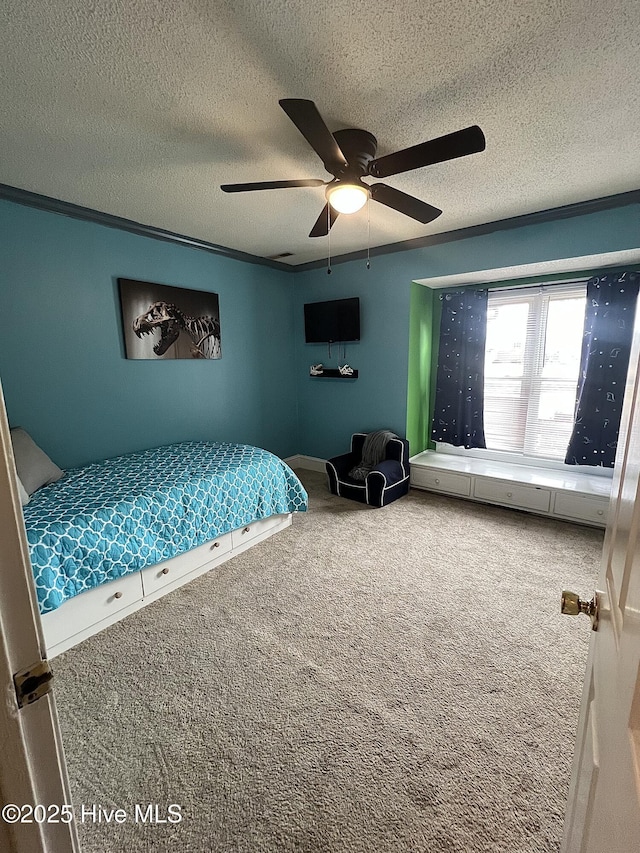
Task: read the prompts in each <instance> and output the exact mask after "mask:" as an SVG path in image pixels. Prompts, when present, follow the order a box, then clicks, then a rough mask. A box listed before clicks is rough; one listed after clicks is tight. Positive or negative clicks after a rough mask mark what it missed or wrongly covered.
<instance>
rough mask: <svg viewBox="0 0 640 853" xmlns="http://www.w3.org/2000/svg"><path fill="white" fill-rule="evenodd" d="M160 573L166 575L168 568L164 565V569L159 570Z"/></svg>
mask: <svg viewBox="0 0 640 853" xmlns="http://www.w3.org/2000/svg"><path fill="white" fill-rule="evenodd" d="M160 574H161V575H168V574H169V569H168V568H167V567H166V566H165V567H164V569H163V570H162V571H161V572H160Z"/></svg>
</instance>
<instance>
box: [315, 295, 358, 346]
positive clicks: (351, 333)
mask: <svg viewBox="0 0 640 853" xmlns="http://www.w3.org/2000/svg"><path fill="white" fill-rule="evenodd" d="M304 339H305V341H306V342H307V343H308V344H324V343H345V342H346V341H359V340H360V299H359V298H358V297H357V296H354V297H353V298H351V299H332V300H331V301H329V302H308V303H307V304H306V305H305V306H304Z"/></svg>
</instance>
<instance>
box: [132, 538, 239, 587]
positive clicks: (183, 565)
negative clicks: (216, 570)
mask: <svg viewBox="0 0 640 853" xmlns="http://www.w3.org/2000/svg"><path fill="white" fill-rule="evenodd" d="M230 550H231V534H230V533H225V534H224V536H219V537H218V538H217V539H214V540H213V541H212V542H205V543H204V545H198V547H197V548H192V549H191V550H190V551H185V552H184V554H179V555H178V556H177V557H173V558H172V559H170V560H165V561H164V562H163V563H156V564H155V565H153V566H148V568H146V569H143V570H142V573H141V574H142V587H143V589H144V594H145V595H151V593H152V592H155V591H156V590H158V589H162V588H163V587H165V586H168V585H169V584H171V583H175V582H176V581H178V580H180V579H181V578H183V577H185V576H186V575H188V574H190V573H191V572H193V571H195V570H196V569H198V568H200V566H204V565H206V564H213V563H214V561H215V560H218V559H219V558H220V557H222V556H223V555H224V554H228V553H229V551H230Z"/></svg>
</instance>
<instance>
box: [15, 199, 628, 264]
mask: <svg viewBox="0 0 640 853" xmlns="http://www.w3.org/2000/svg"><path fill="white" fill-rule="evenodd" d="M0 199H5V200H7V201H13V202H15V203H16V204H22V205H26V206H27V207H35V208H37V209H39V210H46V211H49V212H50V213H59V214H61V215H62V216H70V217H71V218H73V219H81V220H83V221H85V222H95V223H97V224H98V225H106V226H107V227H108V228H117V229H120V230H121V231H128V232H129V233H131V234H138V235H139V236H142V237H152V238H153V239H155V240H164V241H165V242H169V243H175V244H177V245H180V246H189V247H190V248H192V249H202V250H203V251H205V252H211V253H212V254H215V255H219V256H221V257H225V258H231V259H233V260H236V261H243V262H244V263H248V264H258V265H259V266H264V267H269V268H270V269H275V270H280V271H281V272H288V273H296V272H304V271H306V270H312V269H323V268H325V267H326V265H327V261H326V259H322V260H318V261H309V262H308V263H305V264H297V265H293V264H284V263H279V262H278V261H274V260H271V259H270V258H261V257H259V256H258V255H251V254H249V253H248V252H240V251H238V250H237V249H229V248H228V247H226V246H218V245H217V244H215V243H209V242H207V241H206V240H198V239H196V238H194V237H187V236H186V235H184V234H176V233H174V232H173V231H165V230H164V229H162V228H156V227H155V226H153V225H143V224H142V223H140V222H134V221H133V220H131V219H124V218H123V217H121V216H114V215H112V214H110V213H104V212H102V211H99V210H93V209H92V208H90V207H82V206H81V205H78V204H73V203H72V202H69V201H62V200H61V199H56V198H51V197H49V196H45V195H40V194H39V193H34V192H30V191H29V190H23V189H20V188H19V187H12V186H9V185H8V184H0ZM638 202H640V189H638V190H630V191H629V192H625V193H618V194H617V195H609V196H604V197H603V198H596V199H590V200H588V201H579V202H575V203H573V204H567V205H564V206H562V207H551V208H549V209H547V210H540V211H536V212H534V213H524V214H522V215H520V216H513V217H511V218H509V219H498V220H496V221H494V222H487V223H484V224H482V225H471V226H469V227H468V228H458V229H456V230H454V231H444V232H442V233H441V234H430V235H427V236H425V237H416V238H414V239H412V240H402V241H400V242H398V243H387V244H385V245H383V246H372V247H371V248H370V249H369V255H370V256H373V255H389V254H393V253H394V252H408V251H411V250H412V249H422V248H425V247H428V246H437V245H439V244H441V243H450V242H454V241H456V240H467V239H469V238H471V237H482V236H484V235H486V234H492V233H494V232H496V231H506V230H508V229H511V228H523V227H524V226H527V225H539V224H541V223H544V222H554V221H557V220H559V219H569V218H571V217H573V216H585V215H587V214H589V213H599V212H600V211H602V210H610V209H612V208H616V207H624V206H626V205H629V204H636V203H638ZM366 257H367V250H366V249H361V250H358V251H357V252H349V253H347V254H344V255H336V256H335V257H332V258H331V265H332V266H335V265H336V264H344V263H347V262H349V261H355V260H362V259H364V258H366Z"/></svg>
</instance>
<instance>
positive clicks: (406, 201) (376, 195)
mask: <svg viewBox="0 0 640 853" xmlns="http://www.w3.org/2000/svg"><path fill="white" fill-rule="evenodd" d="M370 190H371V198H372V199H373V200H374V201H379V202H380V204H385V205H386V206H387V207H392V208H393V209H394V210H397V211H398V212H399V213H404V215H405V216H410V217H411V218H412V219H417V220H418V222H422V223H423V225H426V224H427V222H433V220H434V219H437V218H438V216H440V214H441V213H442V211H441V210H439V209H438V208H437V207H432V206H431V205H430V204H427V203H426V202H424V201H420V199H419V198H415V197H414V196H412V195H407V194H406V193H403V192H401V191H400V190H396V189H394V187H388V186H387V185H386V184H372V185H371V187H370Z"/></svg>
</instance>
